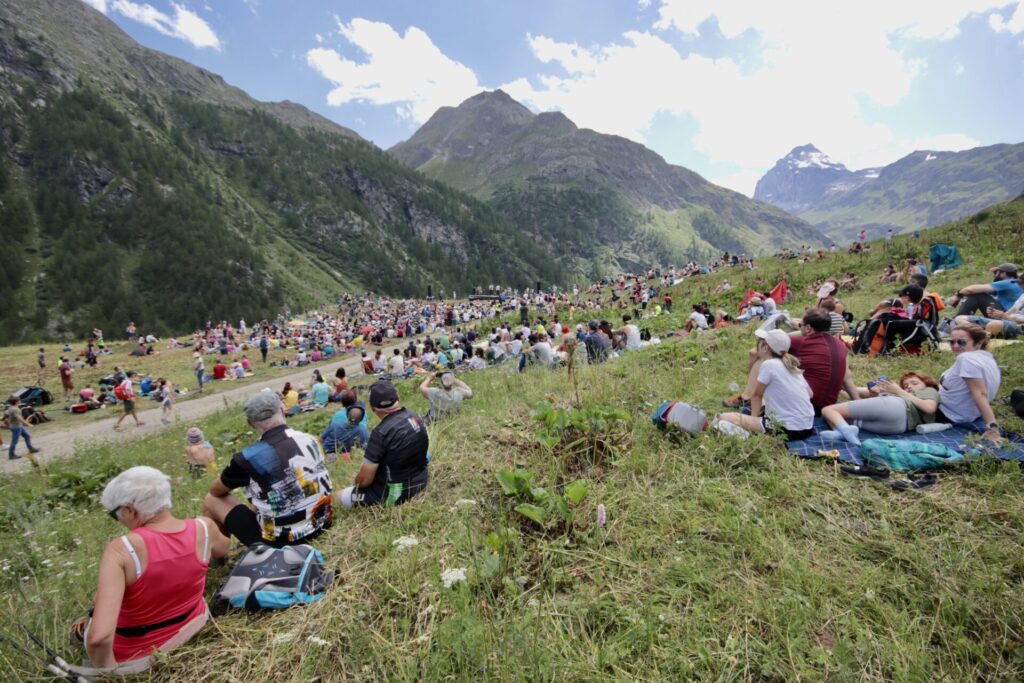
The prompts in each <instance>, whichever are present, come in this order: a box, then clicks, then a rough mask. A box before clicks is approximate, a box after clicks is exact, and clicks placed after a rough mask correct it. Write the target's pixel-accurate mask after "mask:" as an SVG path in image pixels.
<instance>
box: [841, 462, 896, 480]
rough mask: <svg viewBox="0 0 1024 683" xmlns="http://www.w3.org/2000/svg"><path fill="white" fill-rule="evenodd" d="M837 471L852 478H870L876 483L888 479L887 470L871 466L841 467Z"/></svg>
mask: <svg viewBox="0 0 1024 683" xmlns="http://www.w3.org/2000/svg"><path fill="white" fill-rule="evenodd" d="M839 471H840V472H842V473H843V474H849V475H850V476H854V477H870V478H871V479H874V480H876V481H881V480H883V479H888V478H889V470H886V469H879V468H877V467H872V466H871V465H843V466H842V467H840V468H839Z"/></svg>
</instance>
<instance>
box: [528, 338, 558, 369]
mask: <svg viewBox="0 0 1024 683" xmlns="http://www.w3.org/2000/svg"><path fill="white" fill-rule="evenodd" d="M530 349H531V350H532V351H533V353H534V354H535V355H536V356H537V360H538V361H540V362H541V363H542V364H543V365H551V364H552V363H553V362H554V356H553V352H552V350H551V344H549V343H547V342H546V341H541V342H537V343H536V344H534V345H533V346H531V347H530Z"/></svg>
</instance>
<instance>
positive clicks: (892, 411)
mask: <svg viewBox="0 0 1024 683" xmlns="http://www.w3.org/2000/svg"><path fill="white" fill-rule="evenodd" d="M846 407H847V409H848V410H849V411H850V421H851V422H852V423H853V424H855V425H857V426H858V427H860V428H861V429H866V430H867V431H869V432H874V433H875V434H902V433H903V432H905V431H907V402H906V401H904V400H903V399H902V398H900V397H899V396H876V397H875V398H862V399H860V400H859V401H850V402H849V403H847V404H846Z"/></svg>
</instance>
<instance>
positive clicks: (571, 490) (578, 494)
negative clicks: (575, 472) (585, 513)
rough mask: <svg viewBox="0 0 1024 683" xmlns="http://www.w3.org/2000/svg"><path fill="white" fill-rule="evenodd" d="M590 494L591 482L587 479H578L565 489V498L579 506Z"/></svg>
mask: <svg viewBox="0 0 1024 683" xmlns="http://www.w3.org/2000/svg"><path fill="white" fill-rule="evenodd" d="M588 493H590V482H588V481H587V480H586V479H577V480H576V481H574V482H573V483H571V484H569V485H568V486H566V487H565V497H566V499H567V500H568V501H569V502H570V503H572V504H573V505H579V504H580V501H582V500H583V499H584V498H586V497H587V494H588Z"/></svg>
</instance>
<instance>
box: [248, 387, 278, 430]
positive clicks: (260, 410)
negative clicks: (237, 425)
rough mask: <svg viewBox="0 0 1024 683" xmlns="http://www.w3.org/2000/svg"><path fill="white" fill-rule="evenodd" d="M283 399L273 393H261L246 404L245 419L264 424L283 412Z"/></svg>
mask: <svg viewBox="0 0 1024 683" xmlns="http://www.w3.org/2000/svg"><path fill="white" fill-rule="evenodd" d="M281 408H282V403H281V399H280V398H279V397H278V395H277V394H275V393H274V392H273V391H261V392H260V393H258V394H256V395H255V396H253V397H252V398H250V399H249V400H248V401H246V402H245V419H247V420H248V421H249V422H263V420H269V419H270V418H271V417H273V416H274V415H277V414H278V413H280V412H281Z"/></svg>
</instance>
